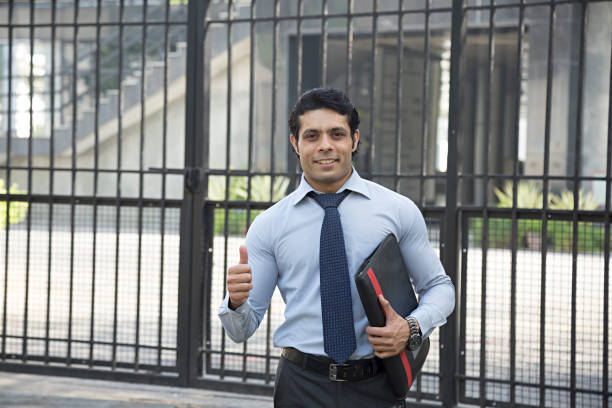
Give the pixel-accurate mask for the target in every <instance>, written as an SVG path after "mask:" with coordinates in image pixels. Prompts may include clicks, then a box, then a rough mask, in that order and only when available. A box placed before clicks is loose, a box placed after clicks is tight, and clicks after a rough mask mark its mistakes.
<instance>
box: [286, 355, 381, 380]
mask: <svg viewBox="0 0 612 408" xmlns="http://www.w3.org/2000/svg"><path fill="white" fill-rule="evenodd" d="M281 355H282V356H283V357H284V358H286V359H287V360H289V361H291V362H292V363H294V364H297V365H299V366H300V367H302V368H304V369H306V370H310V371H314V372H315V373H318V374H321V375H324V376H326V377H329V379H330V380H332V381H360V380H365V379H367V378H370V377H374V376H375V375H377V374H378V373H380V372H381V371H382V370H383V365H382V360H381V359H379V358H366V359H363V360H349V361H347V362H345V363H344V364H336V362H335V361H334V360H332V359H331V358H329V357H324V356H315V355H314V354H307V353H302V352H301V351H300V350H297V349H294V348H293V347H285V348H283V352H282V354H281Z"/></svg>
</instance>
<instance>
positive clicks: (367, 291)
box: [355, 234, 429, 398]
mask: <svg viewBox="0 0 612 408" xmlns="http://www.w3.org/2000/svg"><path fill="white" fill-rule="evenodd" d="M355 283H356V285H357V291H358V292H359V297H360V298H361V303H362V304H363V307H364V309H365V312H366V315H367V316H368V320H369V321H370V325H372V326H375V327H383V326H385V323H386V318H385V314H384V311H383V308H382V307H381V305H380V303H379V296H380V295H381V294H382V295H383V296H384V297H385V299H387V300H388V301H389V303H390V304H391V307H392V308H393V310H394V311H395V312H396V313H397V314H399V315H400V316H402V317H406V316H408V315H409V314H410V313H411V312H412V311H413V310H414V309H416V307H417V305H418V302H417V299H416V295H415V293H414V289H413V288H412V283H411V282H410V276H409V274H408V269H407V268H406V264H405V263H404V259H403V258H402V254H401V251H400V248H399V244H398V242H397V239H396V238H395V235H393V234H389V235H388V236H387V237H386V238H385V239H384V240H383V241H382V242H381V243H380V244H379V245H378V247H377V248H376V249H375V250H374V252H373V253H372V254H371V255H370V256H368V257H367V258H366V259H365V261H364V262H363V264H362V265H361V267H360V268H359V270H358V271H357V273H356V274H355ZM428 351H429V339H426V340H425V341H424V342H423V344H422V345H421V347H420V348H419V349H418V352H417V355H416V357H414V356H413V353H412V352H411V351H410V350H402V351H401V352H400V353H399V354H398V355H395V356H392V357H389V358H385V359H383V364H384V366H385V369H386V371H387V373H388V375H389V379H390V381H391V384H392V386H393V389H394V390H395V393H396V395H397V396H398V397H400V398H404V397H405V396H406V393H407V392H408V390H409V389H410V386H411V385H412V383H413V382H414V378H415V377H416V375H417V374H418V372H419V371H420V370H421V368H422V367H423V364H424V363H425V358H426V357H427V353H428Z"/></svg>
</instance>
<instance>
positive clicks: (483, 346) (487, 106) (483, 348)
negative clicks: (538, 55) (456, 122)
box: [474, 0, 516, 407]
mask: <svg viewBox="0 0 612 408" xmlns="http://www.w3.org/2000/svg"><path fill="white" fill-rule="evenodd" d="M489 7H490V8H489V33H488V34H489V35H488V37H489V38H488V47H487V92H486V94H485V103H484V110H485V113H484V121H485V123H484V146H483V155H484V158H483V174H484V177H483V189H482V264H481V282H482V283H481V285H482V286H481V293H480V296H481V298H480V302H481V303H480V304H481V317H480V379H479V397H480V406H481V407H485V406H486V404H487V383H486V380H487V378H486V372H487V371H486V361H487V332H486V328H487V325H486V322H487V263H488V262H487V259H488V249H489V211H488V188H489V144H490V133H491V100H492V99H493V82H494V81H493V79H494V72H495V47H494V43H495V8H493V0H490V3H489ZM474 181H475V182H476V179H474ZM513 214H514V215H515V214H516V212H513ZM512 221H513V223H512V225H513V227H514V225H515V223H516V218H515V216H514V217H513V219H512Z"/></svg>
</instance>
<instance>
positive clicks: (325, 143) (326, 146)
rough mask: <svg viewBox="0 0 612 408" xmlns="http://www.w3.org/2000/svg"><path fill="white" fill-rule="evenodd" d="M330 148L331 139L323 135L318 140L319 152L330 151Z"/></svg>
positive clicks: (325, 134)
mask: <svg viewBox="0 0 612 408" xmlns="http://www.w3.org/2000/svg"><path fill="white" fill-rule="evenodd" d="M331 148H332V143H331V138H330V137H329V135H328V134H327V133H323V134H322V135H321V137H320V138H319V150H320V151H324V150H331Z"/></svg>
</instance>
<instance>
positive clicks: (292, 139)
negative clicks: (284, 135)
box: [289, 134, 299, 155]
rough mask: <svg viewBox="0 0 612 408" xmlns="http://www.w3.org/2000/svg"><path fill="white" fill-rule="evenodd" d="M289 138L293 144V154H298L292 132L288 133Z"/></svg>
mask: <svg viewBox="0 0 612 408" xmlns="http://www.w3.org/2000/svg"><path fill="white" fill-rule="evenodd" d="M289 140H290V141H291V145H292V146H293V151H295V154H298V155H299V153H298V147H297V140H296V139H295V136H293V134H291V135H289Z"/></svg>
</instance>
